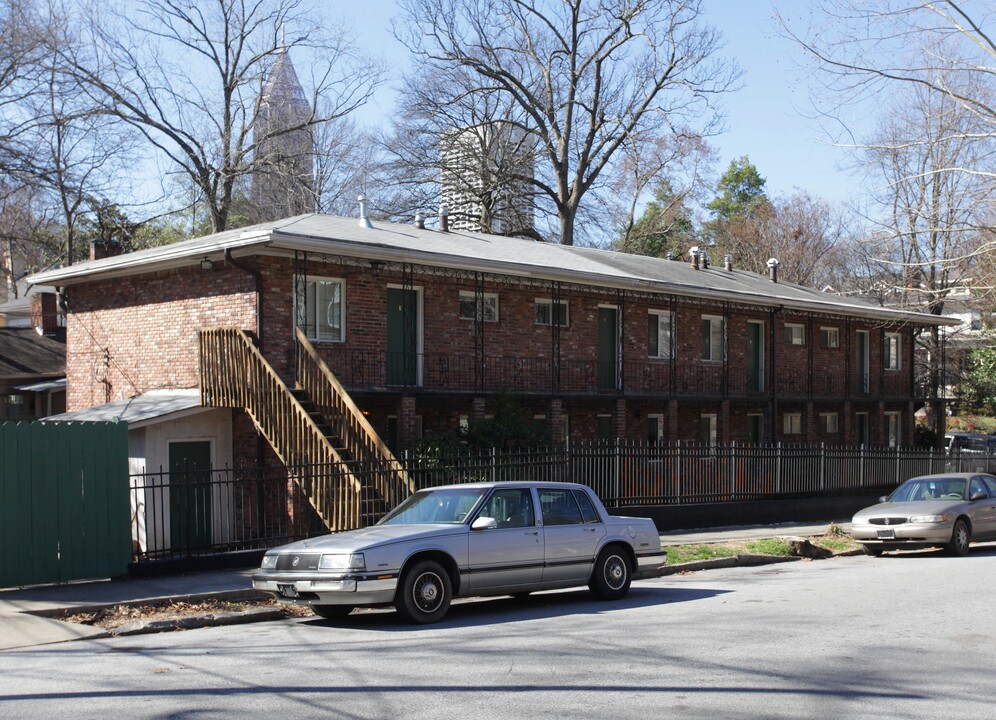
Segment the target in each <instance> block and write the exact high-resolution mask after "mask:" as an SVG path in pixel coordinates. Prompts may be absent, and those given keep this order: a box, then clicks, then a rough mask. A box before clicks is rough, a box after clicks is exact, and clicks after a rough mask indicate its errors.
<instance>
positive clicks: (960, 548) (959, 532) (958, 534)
mask: <svg viewBox="0 0 996 720" xmlns="http://www.w3.org/2000/svg"><path fill="white" fill-rule="evenodd" d="M971 542H972V533H971V532H970V531H969V529H968V523H967V522H965V521H964V520H961V519H958V520H956V521H955V524H954V530H952V531H951V542H949V543H948V544H947V548H946V549H947V551H948V552H949V553H951V554H952V555H959V556H963V555H968V546H969V544H971Z"/></svg>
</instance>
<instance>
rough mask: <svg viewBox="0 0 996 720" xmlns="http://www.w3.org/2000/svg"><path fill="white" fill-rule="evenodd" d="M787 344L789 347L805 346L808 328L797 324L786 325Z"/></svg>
mask: <svg viewBox="0 0 996 720" xmlns="http://www.w3.org/2000/svg"><path fill="white" fill-rule="evenodd" d="M785 342H786V344H788V345H805V344H806V326H805V325H798V324H796V323H785Z"/></svg>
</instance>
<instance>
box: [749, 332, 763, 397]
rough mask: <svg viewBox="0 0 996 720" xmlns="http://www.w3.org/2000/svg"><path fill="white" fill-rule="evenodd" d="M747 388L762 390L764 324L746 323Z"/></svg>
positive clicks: (753, 390) (752, 390) (756, 390)
mask: <svg viewBox="0 0 996 720" xmlns="http://www.w3.org/2000/svg"><path fill="white" fill-rule="evenodd" d="M747 390H748V392H764V325H763V324H762V323H759V322H748V323H747Z"/></svg>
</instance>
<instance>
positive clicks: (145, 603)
mask: <svg viewBox="0 0 996 720" xmlns="http://www.w3.org/2000/svg"><path fill="white" fill-rule="evenodd" d="M268 597H270V596H269V595H267V594H266V593H263V592H260V591H259V590H251V589H250V590H216V591H214V592H203V593H190V594H189V595H168V596H161V597H154V598H145V599H141V600H120V601H116V602H103V603H92V604H90V605H69V606H66V607H61V608H46V609H44V610H26V611H24V612H25V614H26V615H38V616H40V617H51V618H55V619H56V620H60V619H62V618H63V617H66V616H67V615H76V614H78V613H93V612H98V611H100V610H105V609H107V608H114V607H119V606H121V607H159V606H161V605H168V604H169V603H174V602H185V603H196V602H204V601H206V600H266V599H267V598H268Z"/></svg>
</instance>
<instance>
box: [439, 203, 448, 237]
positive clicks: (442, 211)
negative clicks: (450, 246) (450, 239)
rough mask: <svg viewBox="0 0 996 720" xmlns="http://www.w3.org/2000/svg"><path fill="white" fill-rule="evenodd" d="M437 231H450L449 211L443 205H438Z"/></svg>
mask: <svg viewBox="0 0 996 720" xmlns="http://www.w3.org/2000/svg"><path fill="white" fill-rule="evenodd" d="M439 231H440V232H449V231H450V211H449V210H447V209H446V206H445V205H440V206H439Z"/></svg>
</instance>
